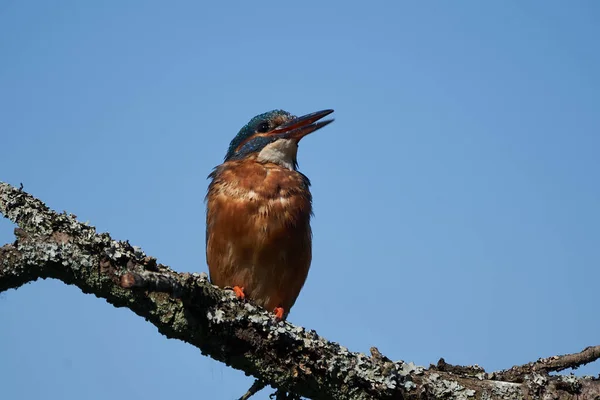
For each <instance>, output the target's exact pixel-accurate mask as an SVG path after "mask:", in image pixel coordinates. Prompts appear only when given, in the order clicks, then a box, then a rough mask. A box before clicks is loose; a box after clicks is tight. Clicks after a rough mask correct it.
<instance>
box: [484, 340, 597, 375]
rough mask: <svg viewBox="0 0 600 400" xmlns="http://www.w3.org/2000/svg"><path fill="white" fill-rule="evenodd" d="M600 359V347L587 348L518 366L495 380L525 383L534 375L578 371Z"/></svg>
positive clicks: (504, 372) (496, 373)
mask: <svg viewBox="0 0 600 400" xmlns="http://www.w3.org/2000/svg"><path fill="white" fill-rule="evenodd" d="M599 358H600V346H590V347H586V348H585V349H583V350H582V351H580V352H579V353H573V354H565V355H562V356H552V357H547V358H540V359H539V360H537V361H535V362H530V363H527V364H524V365H517V366H514V367H512V368H510V369H507V370H505V371H499V372H495V373H494V379H498V380H505V381H510V382H523V380H524V379H525V376H527V375H531V374H533V373H544V374H548V373H549V372H557V371H563V370H565V369H569V368H573V369H577V368H579V367H580V366H582V365H585V364H589V363H591V362H594V361H596V360H598V359H599Z"/></svg>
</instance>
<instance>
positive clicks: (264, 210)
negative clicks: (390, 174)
mask: <svg viewBox="0 0 600 400" xmlns="http://www.w3.org/2000/svg"><path fill="white" fill-rule="evenodd" d="M332 112H333V110H330V109H328V110H322V111H317V112H313V113H310V114H307V115H304V116H301V117H296V116H294V115H292V114H290V113H289V112H287V111H284V110H272V111H269V112H266V113H263V114H260V115H257V116H255V117H254V118H252V119H251V120H250V121H249V122H248V123H247V124H246V125H244V126H243V127H242V128H241V129H240V131H239V132H238V134H237V135H236V136H235V137H234V138H233V140H231V143H230V144H229V148H228V150H227V153H226V155H225V158H224V161H223V163H222V164H220V165H218V166H216V167H215V168H214V169H213V171H212V173H211V174H210V175H209V176H208V178H209V179H210V180H211V181H210V183H209V186H208V191H207V194H206V198H205V202H206V262H207V264H208V269H209V275H210V281H211V283H212V284H213V285H216V286H218V287H221V288H229V289H233V291H234V293H235V295H236V297H237V298H238V299H242V300H243V299H246V300H250V301H251V302H253V303H254V304H257V305H259V306H261V307H263V308H265V309H267V310H269V311H271V312H273V313H274V316H275V318H276V319H277V320H284V319H286V318H287V315H288V314H289V312H290V309H291V308H292V306H293V305H294V303H295V302H296V299H297V297H298V295H299V294H300V290H301V289H302V287H303V286H304V283H305V281H306V277H307V275H308V271H309V269H310V264H311V260H312V231H311V227H310V219H311V217H312V215H313V211H312V195H311V193H310V189H309V187H310V180H309V179H308V177H306V176H305V175H304V174H302V173H301V172H299V171H298V161H297V154H298V143H299V142H300V140H301V139H302V138H304V137H305V136H306V135H309V134H310V133H313V132H315V131H317V130H319V129H321V128H323V127H324V126H326V125H328V124H330V123H331V122H333V119H329V120H322V119H323V118H324V117H325V116H327V115H329V114H331V113H332ZM320 120H322V121H320Z"/></svg>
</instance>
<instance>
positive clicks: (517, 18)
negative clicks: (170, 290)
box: [0, 0, 600, 399]
mask: <svg viewBox="0 0 600 400" xmlns="http://www.w3.org/2000/svg"><path fill="white" fill-rule="evenodd" d="M323 3H324V2H316V1H304V2H296V3H293V4H289V3H287V2H281V1H280V2H261V3H257V2H239V3H225V2H222V3H219V4H216V3H214V4H210V5H208V4H202V3H201V2H192V1H176V2H171V3H169V5H166V3H164V2H159V1H145V2H143V3H142V2H135V1H114V0H113V1H105V2H81V1H74V0H72V1H62V2H52V3H51V2H44V1H5V2H2V4H0V54H2V60H3V61H2V62H1V63H0V87H1V90H0V114H1V115H2V116H1V118H0V132H1V138H2V141H1V144H0V146H1V148H2V152H1V154H2V156H1V157H0V180H2V181H7V182H9V183H12V184H15V185H18V184H19V183H20V182H22V183H23V184H24V186H25V189H26V190H27V191H29V192H30V193H32V194H33V195H35V196H37V197H39V198H41V199H43V200H44V201H45V202H46V203H47V204H48V205H49V206H50V207H52V208H54V209H56V210H59V211H62V210H67V211H69V212H72V213H74V214H76V215H77V216H78V217H79V219H80V220H82V221H89V222H90V223H91V224H92V225H95V226H96V227H97V229H98V231H100V232H103V231H108V232H110V233H111V235H112V236H113V238H115V239H128V240H129V241H130V242H131V243H132V244H134V245H139V246H142V248H143V249H144V250H145V251H146V252H147V253H148V254H151V255H154V256H156V257H158V258H159V261H160V262H162V263H165V264H168V265H170V266H172V267H173V268H174V269H176V270H178V271H206V270H207V267H206V264H205V258H204V203H203V197H204V194H205V191H206V188H207V184H208V181H207V180H206V179H205V178H206V176H207V175H208V173H209V172H210V170H211V169H212V167H214V166H215V165H217V164H219V163H220V162H221V160H222V157H223V156H224V154H225V151H226V148H227V146H228V144H229V141H230V140H231V138H232V137H233V136H234V135H235V134H236V133H237V131H238V130H239V129H240V127H241V126H242V125H244V124H245V123H246V122H247V121H248V120H249V119H250V118H251V117H253V116H254V115H256V114H259V113H261V112H264V111H268V110H271V109H274V108H283V109H285V110H288V111H290V112H292V113H295V114H297V115H299V114H304V113H309V112H312V111H316V110H321V109H324V108H333V109H335V110H336V112H335V114H334V116H335V118H336V121H335V123H334V124H332V125H330V126H328V127H327V128H326V129H323V130H321V131H319V132H317V133H315V134H314V135H311V136H309V137H307V138H306V139H304V140H303V141H302V143H301V146H300V152H299V162H300V169H301V171H302V172H304V173H305V174H306V175H308V176H309V177H310V178H311V180H312V182H313V186H312V190H313V195H314V199H315V203H314V207H315V218H314V220H313V231H314V256H313V263H312V269H311V272H310V274H309V277H308V280H307V283H306V285H305V287H304V290H303V291H302V293H301V295H300V297H299V299H298V301H297V303H296V305H295V306H294V308H293V309H292V313H291V314H290V317H289V319H290V321H291V322H292V323H295V324H299V325H303V326H306V327H307V328H311V329H315V330H316V331H317V332H318V333H319V334H321V335H323V336H325V337H327V338H328V339H330V340H334V341H337V342H340V343H342V344H344V345H346V346H348V347H349V348H350V349H351V350H354V351H365V352H366V351H368V349H369V347H371V346H378V347H379V349H380V350H381V351H382V352H383V353H384V354H386V355H387V356H388V357H390V358H392V359H395V360H397V359H403V360H406V361H414V362H416V363H417V364H420V365H429V363H435V362H437V360H438V359H439V358H440V357H444V358H445V359H446V361H447V362H450V363H457V364H473V363H477V364H480V365H481V366H483V367H485V368H486V369H487V370H495V369H500V368H507V367H510V366H512V365H514V364H517V363H525V362H528V361H532V360H535V359H537V358H538V357H542V356H549V355H553V354H561V353H569V352H575V351H579V350H581V349H582V348H584V347H585V346H588V345H596V344H598V341H599V338H600V336H599V332H600V319H598V318H597V307H598V296H597V282H598V280H599V279H600V269H599V268H598V265H599V261H600V253H599V251H598V250H599V249H600V245H599V243H600V228H599V227H600V211H599V210H600V207H599V205H600V185H599V184H598V182H600V157H598V149H599V148H600V135H599V131H600V116H599V113H598V105H599V104H600V75H599V74H598V71H600V55H599V54H600V53H599V52H598V51H597V50H598V47H597V40H598V38H599V37H600V27H599V26H598V24H597V21H598V18H599V17H600V5H599V4H598V3H597V2H592V1H587V2H586V1H582V2H564V1H552V0H549V1H543V2H541V1H539V2H521V1H503V2H475V1H466V2H381V3H379V4H378V5H374V4H371V5H367V3H365V2H329V3H327V4H323ZM12 229H13V225H12V224H10V223H9V222H8V221H6V220H1V221H0V242H1V243H6V242H10V241H12V240H13V236H12ZM0 321H1V322H0V354H2V357H0V376H1V377H2V387H3V389H2V391H3V393H4V394H5V397H6V398H7V399H38V398H47V397H51V398H61V399H80V398H82V396H83V397H84V398H86V399H106V398H111V399H126V398H132V396H133V398H146V399H163V398H177V397H179V396H187V397H190V398H192V397H198V396H199V395H201V397H203V398H215V399H231V398H235V397H236V396H239V395H241V394H242V393H243V392H244V391H245V390H246V389H247V388H248V387H249V385H250V384H251V383H252V379H251V378H248V377H245V376H244V374H243V373H242V372H239V371H235V370H232V369H230V368H228V367H226V366H224V365H222V364H220V363H217V362H215V361H212V360H211V359H208V358H206V357H204V356H202V355H201V354H200V352H199V351H198V350H197V349H196V348H194V347H192V346H190V345H187V344H185V343H182V342H179V341H176V340H167V339H165V338H164V337H162V336H161V335H160V334H159V333H158V332H157V330H156V329H155V328H154V327H153V326H152V325H150V324H148V323H146V322H144V321H143V320H142V319H141V318H139V317H137V316H135V315H134V314H133V313H132V312H130V311H128V310H125V309H115V308H113V307H112V306H110V305H108V304H107V303H106V302H104V301H103V300H100V299H97V298H95V297H93V296H90V295H84V294H82V293H81V292H80V291H79V290H78V289H77V288H75V287H68V286H65V285H64V284H62V283H60V282H57V281H44V282H36V283H35V284H30V285H27V286H25V287H23V288H20V289H18V290H16V291H10V292H7V293H4V294H2V295H0ZM598 372H599V371H598V365H591V366H589V367H586V368H582V369H580V370H579V371H578V373H586V374H597V373H598ZM267 394H268V392H263V393H262V394H261V396H259V397H258V398H267Z"/></svg>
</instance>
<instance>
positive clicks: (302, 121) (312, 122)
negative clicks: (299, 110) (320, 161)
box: [225, 110, 333, 170]
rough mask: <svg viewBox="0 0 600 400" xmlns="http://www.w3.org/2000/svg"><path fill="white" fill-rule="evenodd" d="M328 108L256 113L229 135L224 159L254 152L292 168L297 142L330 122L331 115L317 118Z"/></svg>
mask: <svg viewBox="0 0 600 400" xmlns="http://www.w3.org/2000/svg"><path fill="white" fill-rule="evenodd" d="M332 112H333V110H323V111H317V112H314V113H311V114H307V115H304V116H302V117H296V116H294V115H292V114H290V113H289V112H287V111H283V110H273V111H269V112H266V113H264V114H260V115H257V116H256V117H254V118H252V119H251V120H250V122H248V123H247V124H246V125H244V127H243V128H242V129H241V130H240V131H239V133H238V134H237V135H236V136H235V137H234V138H233V140H232V141H231V143H230V145H229V150H228V151H227V155H226V156H225V161H232V160H241V159H244V158H246V157H250V156H256V161H258V162H273V163H276V164H279V165H281V166H283V167H285V168H289V169H293V170H295V169H296V167H297V161H296V154H297V152H298V142H299V141H300V140H301V139H302V138H303V137H304V136H306V135H308V134H309V133H312V132H314V131H316V130H317V129H321V128H322V127H324V126H325V125H327V124H329V123H331V122H333V119H329V120H325V121H321V122H317V121H318V120H320V119H321V118H323V117H325V116H326V115H329V114H331V113H332Z"/></svg>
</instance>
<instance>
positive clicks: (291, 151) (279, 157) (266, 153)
mask: <svg viewBox="0 0 600 400" xmlns="http://www.w3.org/2000/svg"><path fill="white" fill-rule="evenodd" d="M297 154H298V143H297V142H296V141H295V140H292V139H279V140H276V141H274V142H273V143H269V144H268V145H266V146H265V147H264V148H263V149H262V150H261V151H260V152H259V153H258V157H257V158H256V160H257V161H259V162H272V163H275V164H279V165H281V166H282V167H285V168H287V169H291V170H293V169H294V162H295V161H296V155H297Z"/></svg>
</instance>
